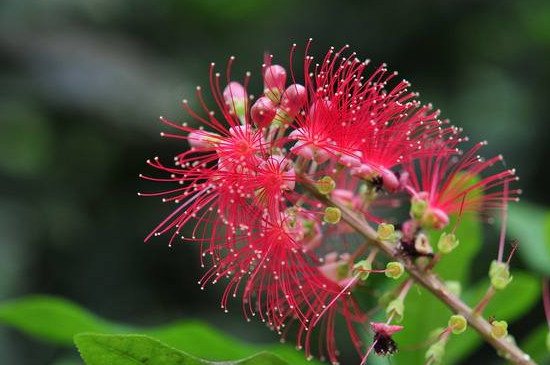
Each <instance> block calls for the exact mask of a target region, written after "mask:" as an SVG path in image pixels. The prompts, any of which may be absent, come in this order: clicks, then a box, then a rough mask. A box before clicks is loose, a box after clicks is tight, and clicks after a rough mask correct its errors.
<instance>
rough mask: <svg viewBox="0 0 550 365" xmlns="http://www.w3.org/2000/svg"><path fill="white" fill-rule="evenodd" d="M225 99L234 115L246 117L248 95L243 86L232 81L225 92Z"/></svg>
mask: <svg viewBox="0 0 550 365" xmlns="http://www.w3.org/2000/svg"><path fill="white" fill-rule="evenodd" d="M223 99H224V100H225V104H227V106H228V107H229V110H230V111H231V112H232V113H234V114H235V115H237V116H239V117H241V116H244V114H245V108H246V99H247V94H246V89H245V88H244V86H243V85H241V84H240V83H238V82H236V81H231V82H230V83H229V84H227V86H226V87H225V89H224V90H223Z"/></svg>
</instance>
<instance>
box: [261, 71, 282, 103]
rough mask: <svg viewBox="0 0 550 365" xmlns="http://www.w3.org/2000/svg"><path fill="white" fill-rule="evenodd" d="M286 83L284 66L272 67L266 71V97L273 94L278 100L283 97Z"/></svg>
mask: <svg viewBox="0 0 550 365" xmlns="http://www.w3.org/2000/svg"><path fill="white" fill-rule="evenodd" d="M285 83H286V71H285V69H284V68H283V67H282V66H279V65H271V66H268V67H266V68H265V70H264V86H265V93H266V95H268V96H270V97H271V95H270V93H273V94H275V95H273V96H276V99H278V98H280V97H281V94H282V92H283V90H284V89H285Z"/></svg>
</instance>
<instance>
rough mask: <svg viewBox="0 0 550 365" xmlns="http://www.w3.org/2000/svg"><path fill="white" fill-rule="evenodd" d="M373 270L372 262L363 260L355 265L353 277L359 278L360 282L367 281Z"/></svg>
mask: <svg viewBox="0 0 550 365" xmlns="http://www.w3.org/2000/svg"><path fill="white" fill-rule="evenodd" d="M371 270H372V264H371V262H370V261H367V260H361V261H359V262H358V263H356V264H355V265H353V276H359V279H360V280H363V281H364V280H367V279H368V278H369V275H370V271H371Z"/></svg>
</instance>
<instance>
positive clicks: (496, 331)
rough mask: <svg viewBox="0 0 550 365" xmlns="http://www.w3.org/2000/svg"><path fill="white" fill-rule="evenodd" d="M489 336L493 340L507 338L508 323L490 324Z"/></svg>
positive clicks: (496, 322)
mask: <svg viewBox="0 0 550 365" xmlns="http://www.w3.org/2000/svg"><path fill="white" fill-rule="evenodd" d="M491 336H493V337H494V338H504V337H506V336H508V323H507V322H506V321H493V322H491Z"/></svg>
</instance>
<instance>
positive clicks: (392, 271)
mask: <svg viewBox="0 0 550 365" xmlns="http://www.w3.org/2000/svg"><path fill="white" fill-rule="evenodd" d="M404 272H405V268H404V267H403V264H402V263H400V262H397V261H391V262H388V263H387V264H386V271H385V274H386V276H387V277H388V278H392V279H399V278H400V277H401V275H403V273H404Z"/></svg>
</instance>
